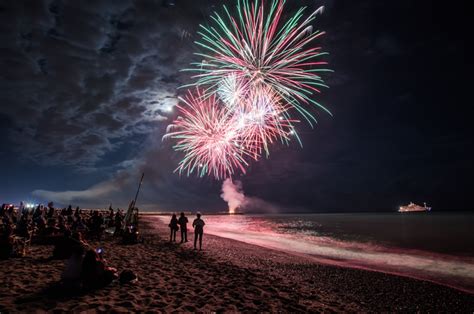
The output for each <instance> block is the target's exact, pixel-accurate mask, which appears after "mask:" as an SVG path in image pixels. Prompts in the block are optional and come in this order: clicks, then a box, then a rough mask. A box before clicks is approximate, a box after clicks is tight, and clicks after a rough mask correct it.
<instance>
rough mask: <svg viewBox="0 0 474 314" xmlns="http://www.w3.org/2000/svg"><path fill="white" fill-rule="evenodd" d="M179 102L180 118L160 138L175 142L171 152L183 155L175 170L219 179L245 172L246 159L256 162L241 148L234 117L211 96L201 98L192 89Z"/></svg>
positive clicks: (246, 150)
mask: <svg viewBox="0 0 474 314" xmlns="http://www.w3.org/2000/svg"><path fill="white" fill-rule="evenodd" d="M180 100H181V102H182V103H183V104H182V105H178V106H177V107H178V109H179V111H180V116H179V117H178V118H177V119H176V120H175V121H174V123H173V124H171V125H169V126H168V129H167V134H166V135H165V137H164V139H166V138H172V139H176V140H177V144H176V145H174V146H173V148H174V150H176V151H179V152H183V153H184V154H185V157H184V158H183V159H182V160H181V161H180V162H179V165H178V168H176V170H175V171H178V172H179V173H183V172H184V173H186V174H187V175H189V174H191V173H193V172H196V173H197V174H198V175H199V176H204V175H206V174H208V175H213V176H214V177H215V178H217V179H221V178H225V177H229V176H232V175H233V174H234V173H235V171H236V169H238V170H240V171H241V172H242V173H245V168H246V166H248V162H247V161H246V159H248V158H252V159H255V160H256V159H258V157H259V156H258V155H256V154H255V153H254V152H252V151H250V150H248V149H246V148H245V147H243V146H242V145H241V140H240V139H239V133H238V129H237V128H236V126H237V124H236V123H235V116H233V115H231V114H229V111H228V110H227V109H226V108H225V107H223V106H221V105H219V104H218V102H217V98H216V97H215V96H211V97H207V98H205V97H203V96H202V94H201V93H200V92H199V90H196V92H195V94H193V93H191V92H189V93H188V94H187V96H186V97H185V98H180Z"/></svg>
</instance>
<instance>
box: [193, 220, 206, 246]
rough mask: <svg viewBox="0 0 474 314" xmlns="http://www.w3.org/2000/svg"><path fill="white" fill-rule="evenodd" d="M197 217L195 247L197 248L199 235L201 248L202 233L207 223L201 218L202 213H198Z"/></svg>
mask: <svg viewBox="0 0 474 314" xmlns="http://www.w3.org/2000/svg"><path fill="white" fill-rule="evenodd" d="M196 217H197V218H196V219H194V221H193V227H194V249H195V250H196V241H197V239H198V237H199V250H201V249H202V234H203V233H204V225H205V224H206V223H205V222H204V220H202V219H201V213H200V212H197V213H196Z"/></svg>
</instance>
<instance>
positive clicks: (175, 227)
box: [168, 214, 179, 242]
mask: <svg viewBox="0 0 474 314" xmlns="http://www.w3.org/2000/svg"><path fill="white" fill-rule="evenodd" d="M168 226H169V227H170V242H171V241H174V242H176V231H178V229H179V227H178V219H177V218H176V214H173V217H171V221H170V224H169V225H168Z"/></svg>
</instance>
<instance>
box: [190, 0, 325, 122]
mask: <svg viewBox="0 0 474 314" xmlns="http://www.w3.org/2000/svg"><path fill="white" fill-rule="evenodd" d="M284 3H285V1H284V0H275V1H272V2H271V3H270V5H269V7H268V8H267V7H265V5H264V2H263V1H262V2H259V1H255V2H251V3H250V2H249V1H248V0H239V1H238V2H237V7H236V12H237V14H236V17H234V16H232V15H231V13H230V11H229V10H228V9H227V7H226V6H224V14H222V16H221V15H220V14H219V13H214V15H213V16H212V17H211V18H212V20H213V24H212V25H211V26H209V27H206V26H203V25H200V28H201V30H200V32H199V34H200V36H201V39H200V40H199V41H197V42H196V43H197V44H198V45H199V46H200V47H201V48H203V50H204V51H203V52H202V53H198V54H197V55H199V56H201V57H202V58H203V61H202V62H198V63H194V64H193V68H191V69H186V70H187V71H194V72H196V74H195V75H194V76H193V78H195V79H196V82H195V83H193V84H189V85H196V86H201V87H202V88H203V89H204V91H205V93H206V94H213V93H216V92H217V93H220V92H222V89H224V90H225V89H226V88H228V87H229V85H227V86H226V84H228V83H231V84H232V81H230V82H229V79H230V80H240V81H242V82H246V83H245V86H246V87H247V88H252V86H255V85H262V84H263V85H266V86H267V87H271V88H272V89H273V90H274V91H275V92H276V93H277V94H278V95H279V97H281V98H282V99H283V100H284V101H285V102H286V103H287V104H288V105H289V106H291V107H292V108H294V109H296V110H297V111H298V112H299V113H300V114H301V115H302V116H303V117H304V118H305V119H306V120H307V121H308V122H309V123H310V124H311V125H312V122H315V121H316V119H315V117H314V116H313V114H312V113H311V112H310V111H311V109H310V108H311V106H308V105H311V104H312V105H315V106H317V107H319V108H321V109H323V110H325V111H327V112H329V111H328V110H327V109H326V108H324V107H323V106H322V105H320V104H319V103H318V102H317V101H316V100H315V94H316V93H320V89H321V88H322V87H327V85H326V84H325V83H324V81H323V79H322V78H321V76H320V75H319V74H320V73H321V72H325V71H329V70H327V69H325V68H324V66H325V65H326V62H325V61H323V60H321V57H322V56H323V55H325V54H326V53H324V52H322V51H321V48H320V47H314V46H312V45H310V43H312V42H313V41H314V40H315V39H317V38H318V37H320V36H321V35H323V34H324V32H320V31H313V28H312V26H311V23H312V22H313V21H314V20H315V18H316V15H317V14H318V12H321V10H322V7H321V8H320V9H318V10H317V11H315V12H313V13H312V14H311V15H309V16H308V17H307V18H306V19H304V18H303V16H304V11H305V8H301V9H299V10H298V11H297V12H296V13H295V14H294V15H293V16H292V17H291V18H290V19H288V20H287V21H283V20H282V14H283V9H284ZM189 85H186V86H189ZM234 92H236V94H233V95H234V96H237V95H238V91H237V90H234ZM225 95H227V96H229V95H230V94H229V93H228V92H227V93H225ZM224 101H227V100H226V99H224Z"/></svg>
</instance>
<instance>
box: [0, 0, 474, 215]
mask: <svg viewBox="0 0 474 314" xmlns="http://www.w3.org/2000/svg"><path fill="white" fill-rule="evenodd" d="M224 2H225V3H229V4H232V3H233V2H234V1H217V0H175V1H163V0H140V1H138V0H137V1H131V0H130V1H128V0H120V1H119V0H110V1H72V0H71V1H59V0H36V1H22V0H11V1H1V2H0V65H1V71H0V125H1V132H0V171H1V181H0V202H15V203H17V202H19V201H20V200H24V201H29V202H46V201H49V200H53V201H55V202H56V203H57V204H61V205H67V204H69V203H71V204H74V205H76V204H77V205H80V206H85V207H87V206H98V207H106V206H108V204H109V203H112V204H113V205H114V206H121V207H123V206H125V205H126V204H127V203H128V202H129V200H130V199H132V198H133V196H134V194H135V189H136V185H137V184H138V180H139V178H140V175H141V173H142V172H145V179H144V183H143V190H142V194H141V195H140V198H139V204H138V205H139V207H140V206H142V208H146V209H150V210H180V209H188V210H195V209H201V210H209V211H211V210H214V211H215V210H223V209H225V208H226V204H225V202H224V201H223V200H222V199H221V198H220V197H219V194H220V188H221V184H222V182H219V181H215V180H213V179H210V178H202V179H197V178H188V177H180V176H178V175H177V174H174V173H173V170H174V168H175V167H176V164H177V162H178V161H179V158H180V155H179V154H177V153H175V152H173V151H172V149H171V143H166V142H165V143H163V142H162V141H161V137H162V136H163V134H164V131H165V128H166V126H167V125H168V124H169V123H170V122H171V121H172V120H173V119H174V118H175V117H176V109H175V108H174V106H175V105H176V103H177V96H178V94H179V93H180V92H181V91H178V90H177V87H178V86H180V85H182V84H186V83H189V82H190V78H189V76H188V74H186V73H185V72H180V71H179V70H180V69H182V68H185V67H186V66H187V65H188V64H189V63H190V62H193V61H196V57H195V56H194V55H193V52H197V49H198V48H197V47H196V45H194V44H193V42H194V40H196V39H197V36H196V30H197V27H198V25H199V24H200V23H208V22H209V18H208V17H209V14H210V13H211V12H213V11H215V10H220V8H221V5H222V3H224ZM170 4H174V5H170ZM302 5H306V6H307V7H308V12H310V11H312V10H315V9H317V8H318V7H319V6H320V5H325V8H326V10H325V12H324V15H322V16H320V17H319V18H318V21H317V22H316V23H315V25H314V26H315V28H317V29H323V30H325V31H326V32H327V34H326V35H325V37H324V38H322V39H321V42H320V43H321V45H322V46H323V47H324V48H325V50H326V51H328V52H330V56H329V57H328V58H327V59H328V61H329V62H330V67H331V68H332V69H334V70H335V73H333V74H330V75H328V76H327V77H326V79H327V82H328V83H329V85H330V86H331V88H330V89H329V90H326V91H325V93H324V94H323V95H322V96H321V97H320V98H319V100H320V102H322V103H323V104H324V105H325V106H326V107H327V108H329V109H330V110H331V112H332V113H333V117H330V116H329V115H326V114H324V113H323V112H316V115H317V116H318V119H319V124H318V125H317V126H316V128H315V129H311V128H309V127H305V126H303V125H301V126H300V129H299V132H300V134H301V135H302V140H303V144H304V147H303V148H301V147H299V146H298V145H290V146H289V147H286V146H278V145H277V146H274V147H272V151H271V155H270V158H269V159H266V160H265V159H264V160H261V161H259V162H256V163H254V164H252V165H251V167H250V168H249V171H248V173H247V174H246V175H245V176H241V177H240V176H239V177H237V178H236V179H238V180H241V181H242V185H243V189H244V192H245V194H246V195H248V196H249V197H251V198H252V199H255V200H260V201H261V203H258V204H260V205H261V206H269V207H274V208H280V209H281V210H285V211H291V210H293V211H341V210H345V211H346V210H347V211H360V210H394V209H396V208H397V206H399V205H401V204H404V203H407V202H409V201H415V202H423V201H427V202H428V203H430V204H431V205H432V206H433V207H435V208H438V209H445V210H454V209H472V206H471V204H470V197H469V196H470V192H471V186H472V183H471V178H472V177H473V175H474V173H473V167H472V160H473V157H474V156H473V148H472V146H473V145H472V144H473V143H472V136H471V135H470V134H472V133H473V132H472V131H473V126H472V122H471V117H472V116H471V115H470V114H469V113H470V112H471V111H472V110H471V106H472V100H471V97H470V86H468V84H469V83H470V81H471V79H470V76H469V74H470V69H469V68H468V64H469V63H470V61H469V60H468V55H470V54H469V50H468V48H467V44H466V40H468V38H470V36H469V34H468V29H469V28H468V26H467V22H468V21H469V17H468V15H467V14H468V13H467V12H468V10H467V7H466V6H467V4H463V3H461V2H459V3H458V5H452V6H450V7H446V6H434V5H433V3H432V1H423V0H420V1H411V0H401V1H381V0H371V1H369V0H361V1H347V0H325V1H322V0H321V1H317V0H313V1H303V0H288V1H287V9H288V11H287V12H291V11H292V10H295V9H296V8H298V7H299V6H302ZM468 73H469V74H468Z"/></svg>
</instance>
